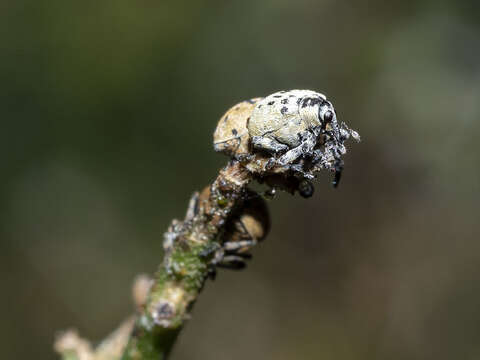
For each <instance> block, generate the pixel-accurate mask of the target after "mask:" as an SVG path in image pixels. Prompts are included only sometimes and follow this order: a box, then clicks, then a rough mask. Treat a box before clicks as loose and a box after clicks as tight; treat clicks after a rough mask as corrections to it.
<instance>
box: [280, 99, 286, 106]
mask: <svg viewBox="0 0 480 360" xmlns="http://www.w3.org/2000/svg"><path fill="white" fill-rule="evenodd" d="M280 102H281V103H282V104H284V105H285V104H288V99H283V100H282V101H280Z"/></svg>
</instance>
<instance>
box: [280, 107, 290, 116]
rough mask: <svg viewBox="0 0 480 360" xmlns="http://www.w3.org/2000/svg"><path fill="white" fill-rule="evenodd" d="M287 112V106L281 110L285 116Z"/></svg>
mask: <svg viewBox="0 0 480 360" xmlns="http://www.w3.org/2000/svg"><path fill="white" fill-rule="evenodd" d="M287 111H288V108H287V107H286V106H284V107H282V108H281V109H280V112H281V113H282V115H284V114H285V113H286V112H287Z"/></svg>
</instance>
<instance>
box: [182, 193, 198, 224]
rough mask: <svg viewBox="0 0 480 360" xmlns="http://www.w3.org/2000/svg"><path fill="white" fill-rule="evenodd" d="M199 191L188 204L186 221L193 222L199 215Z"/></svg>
mask: <svg viewBox="0 0 480 360" xmlns="http://www.w3.org/2000/svg"><path fill="white" fill-rule="evenodd" d="M198 196H199V194H198V191H195V192H194V193H193V195H192V197H191V198H190V201H189V202H188V208H187V213H186V214H185V221H190V220H192V219H193V218H194V217H195V215H198Z"/></svg>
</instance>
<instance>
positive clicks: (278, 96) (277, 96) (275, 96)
mask: <svg viewBox="0 0 480 360" xmlns="http://www.w3.org/2000/svg"><path fill="white" fill-rule="evenodd" d="M273 97H274V98H280V97H282V95H274V96H273Z"/></svg>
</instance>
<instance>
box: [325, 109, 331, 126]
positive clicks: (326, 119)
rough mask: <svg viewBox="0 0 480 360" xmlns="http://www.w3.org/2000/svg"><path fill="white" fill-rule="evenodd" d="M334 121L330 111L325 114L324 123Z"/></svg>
mask: <svg viewBox="0 0 480 360" xmlns="http://www.w3.org/2000/svg"><path fill="white" fill-rule="evenodd" d="M332 120H333V113H332V112H331V111H330V110H328V111H326V112H325V114H323V121H325V122H326V123H329V122H331V121H332Z"/></svg>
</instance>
